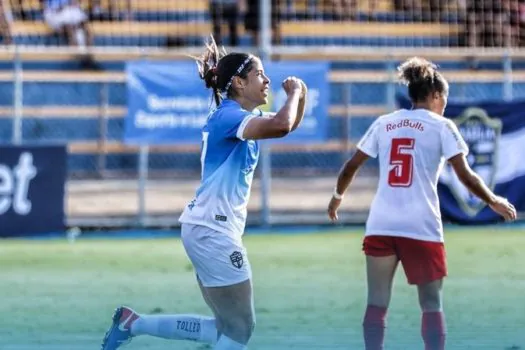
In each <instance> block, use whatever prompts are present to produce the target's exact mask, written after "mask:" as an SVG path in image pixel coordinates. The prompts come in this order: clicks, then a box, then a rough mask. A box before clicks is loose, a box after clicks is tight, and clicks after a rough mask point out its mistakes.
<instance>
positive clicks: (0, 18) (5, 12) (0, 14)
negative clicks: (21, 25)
mask: <svg viewBox="0 0 525 350" xmlns="http://www.w3.org/2000/svg"><path fill="white" fill-rule="evenodd" d="M12 22H13V14H12V12H11V6H10V5H9V3H8V2H7V0H0V33H1V34H2V44H4V45H10V44H11V43H12V42H13V36H12V31H11V25H12Z"/></svg>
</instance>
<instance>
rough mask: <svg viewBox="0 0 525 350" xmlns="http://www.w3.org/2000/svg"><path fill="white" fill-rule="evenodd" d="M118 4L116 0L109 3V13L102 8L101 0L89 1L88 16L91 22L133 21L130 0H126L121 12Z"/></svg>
mask: <svg viewBox="0 0 525 350" xmlns="http://www.w3.org/2000/svg"><path fill="white" fill-rule="evenodd" d="M119 4H120V2H119V1H118V0H110V1H109V9H108V10H109V12H107V11H105V10H104V8H102V0H90V1H89V16H90V19H91V20H97V21H102V20H124V21H130V20H132V19H133V11H132V9H131V0H126V7H125V8H124V10H123V11H122V9H120V8H119Z"/></svg>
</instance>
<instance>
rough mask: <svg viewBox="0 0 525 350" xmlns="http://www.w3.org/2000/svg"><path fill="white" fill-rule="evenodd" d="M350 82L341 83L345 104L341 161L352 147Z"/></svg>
mask: <svg viewBox="0 0 525 350" xmlns="http://www.w3.org/2000/svg"><path fill="white" fill-rule="evenodd" d="M351 84H352V83H348V82H346V83H344V84H343V104H344V106H345V108H344V113H345V114H344V116H343V117H344V122H345V125H344V128H343V130H346V132H345V138H344V140H343V142H344V150H343V152H342V155H343V162H344V161H345V160H346V158H347V157H348V156H349V153H350V151H351V148H352V138H351V135H350V133H351V132H352V111H351V107H350V105H351V103H352V88H351Z"/></svg>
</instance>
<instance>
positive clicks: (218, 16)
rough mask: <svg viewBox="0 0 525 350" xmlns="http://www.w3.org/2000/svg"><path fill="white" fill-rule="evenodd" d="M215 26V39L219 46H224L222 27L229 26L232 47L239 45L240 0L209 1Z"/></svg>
mask: <svg viewBox="0 0 525 350" xmlns="http://www.w3.org/2000/svg"><path fill="white" fill-rule="evenodd" d="M209 4H210V14H211V20H212V26H213V37H214V38H215V42H216V43H217V45H224V40H223V35H222V34H223V33H222V25H223V24H224V23H227V24H228V28H229V32H230V45H231V46H238V45H239V33H238V31H237V24H238V20H239V8H240V0H209Z"/></svg>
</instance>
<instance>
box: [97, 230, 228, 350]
mask: <svg viewBox="0 0 525 350" xmlns="http://www.w3.org/2000/svg"><path fill="white" fill-rule="evenodd" d="M202 232H203V230H199V229H198V226H192V225H182V235H183V242H185V248H186V251H187V252H188V255H189V256H190V259H191V260H192V262H193V264H194V266H195V261H196V260H197V263H198V264H201V263H202V262H200V261H199V257H195V254H194V251H195V250H199V248H200V246H199V244H198V242H202V241H203V238H205V237H203V236H202ZM204 233H205V232H204ZM185 236H187V237H190V238H188V239H186V240H184V237H185ZM204 255H205V254H204ZM200 260H203V259H202V258H200ZM203 297H204V299H205V301H206V302H207V303H208V305H210V304H209V300H208V299H207V296H206V295H204V294H203ZM212 311H214V313H216V311H215V310H214V309H213V308H212ZM138 335H150V336H154V337H160V338H165V339H178V340H193V341H198V342H202V343H208V344H214V343H215V342H216V341H217V335H218V331H217V328H216V322H215V318H213V317H208V316H203V315H193V314H172V315H145V314H138V313H137V312H135V311H134V310H132V309H131V308H129V307H126V306H122V307H119V308H117V310H116V311H115V314H114V315H113V322H112V325H111V327H110V329H109V330H108V332H107V333H106V335H105V336H104V340H103V343H102V350H114V349H117V348H119V347H120V346H122V345H124V344H127V343H128V342H129V341H131V339H132V337H134V336H138Z"/></svg>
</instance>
